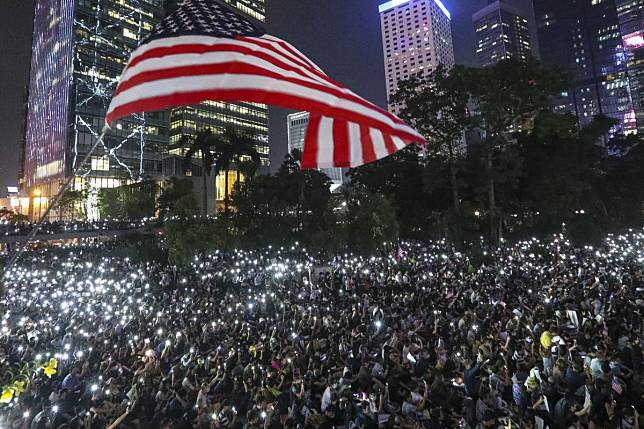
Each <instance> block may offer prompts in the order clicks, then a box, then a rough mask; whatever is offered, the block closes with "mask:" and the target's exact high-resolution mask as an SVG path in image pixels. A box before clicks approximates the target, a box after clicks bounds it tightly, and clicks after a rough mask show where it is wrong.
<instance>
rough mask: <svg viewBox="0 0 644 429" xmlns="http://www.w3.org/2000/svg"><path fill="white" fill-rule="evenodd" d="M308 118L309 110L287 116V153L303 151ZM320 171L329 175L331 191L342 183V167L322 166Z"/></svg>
mask: <svg viewBox="0 0 644 429" xmlns="http://www.w3.org/2000/svg"><path fill="white" fill-rule="evenodd" d="M309 118H310V114H309V112H297V113H293V114H290V115H288V116H287V118H286V122H287V124H286V129H287V131H288V153H289V154H292V153H293V150H295V149H297V150H299V151H300V152H303V151H304V139H305V137H306V129H307V128H308V126H309ZM320 171H321V172H323V173H324V174H326V175H327V176H329V178H330V179H331V181H332V182H333V184H332V185H331V191H332V192H333V191H334V190H336V189H337V188H339V187H340V186H342V184H343V183H344V170H343V169H342V168H322V169H320Z"/></svg>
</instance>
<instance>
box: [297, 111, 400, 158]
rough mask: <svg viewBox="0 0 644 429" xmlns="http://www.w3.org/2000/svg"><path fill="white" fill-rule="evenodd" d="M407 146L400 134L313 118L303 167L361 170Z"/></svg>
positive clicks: (307, 136)
mask: <svg viewBox="0 0 644 429" xmlns="http://www.w3.org/2000/svg"><path fill="white" fill-rule="evenodd" d="M406 145H407V144H406V143H405V141H404V140H403V139H401V138H400V137H398V136H397V135H393V134H390V133H383V132H382V131H381V130H380V129H378V128H373V127H366V126H360V125H359V124H357V123H355V122H347V121H343V120H340V119H335V120H334V119H331V118H328V117H323V116H320V115H311V119H310V120H309V126H308V129H307V131H306V138H305V144H304V153H303V154H302V168H330V167H357V166H360V165H364V164H368V163H370V162H374V161H377V160H379V159H381V158H384V157H386V156H389V155H391V154H392V153H395V152H397V151H399V150H400V149H402V148H404V147H405V146H406Z"/></svg>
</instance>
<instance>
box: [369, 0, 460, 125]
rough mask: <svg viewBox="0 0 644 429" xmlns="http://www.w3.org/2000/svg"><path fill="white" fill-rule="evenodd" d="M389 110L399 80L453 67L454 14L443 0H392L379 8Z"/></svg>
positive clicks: (393, 108) (393, 109) (396, 108)
mask: <svg viewBox="0 0 644 429" xmlns="http://www.w3.org/2000/svg"><path fill="white" fill-rule="evenodd" d="M379 11H380V27H381V31H382V49H383V53H384V58H385V79H386V87H387V100H388V105H389V110H390V111H392V112H394V113H397V111H398V110H399V108H398V107H396V106H395V105H394V104H393V103H392V102H391V97H392V95H394V94H395V93H396V91H397V90H398V83H399V82H400V81H402V80H406V79H409V78H410V77H412V76H414V75H423V76H426V75H428V74H429V73H431V71H432V70H434V69H435V68H436V67H437V66H438V65H439V64H442V65H444V66H445V67H446V68H447V69H451V68H452V67H454V48H453V45H452V28H451V16H450V13H449V11H448V10H447V8H446V7H445V6H444V5H443V3H442V2H441V1H440V0H391V1H388V2H387V3H383V4H381V5H380V7H379Z"/></svg>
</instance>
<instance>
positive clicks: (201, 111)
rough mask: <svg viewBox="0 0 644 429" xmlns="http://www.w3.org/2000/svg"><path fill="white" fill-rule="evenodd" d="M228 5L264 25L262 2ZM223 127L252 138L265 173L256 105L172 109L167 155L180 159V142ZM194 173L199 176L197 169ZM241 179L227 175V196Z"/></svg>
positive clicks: (264, 116) (220, 192)
mask: <svg viewBox="0 0 644 429" xmlns="http://www.w3.org/2000/svg"><path fill="white" fill-rule="evenodd" d="M225 3H226V4H228V5H229V6H231V7H233V8H235V9H237V10H238V11H240V12H242V14H243V15H245V16H246V17H249V18H251V19H254V20H255V21H259V22H260V23H263V22H265V16H266V12H265V8H264V0H225ZM226 127H232V128H235V129H237V130H239V131H241V132H245V133H249V134H252V135H253V136H255V139H256V141H257V145H256V146H255V148H256V149H257V152H258V153H259V156H260V159H261V164H262V165H261V167H262V169H263V170H264V171H266V170H268V167H269V163H270V158H269V145H268V106H266V105H265V104H259V103H224V102H214V101H208V102H204V103H201V104H198V105H194V106H188V107H180V108H177V109H173V110H172V112H171V120H170V144H171V145H170V155H175V156H178V157H182V156H183V155H184V154H185V152H186V151H187V147H186V145H185V144H184V143H182V141H185V138H186V137H193V136H195V135H196V133H197V131H199V130H202V129H206V128H210V129H211V130H212V131H213V132H223V131H224V129H225V128H226ZM199 170H200V171H199V172H197V173H196V174H198V175H199V174H202V173H201V169H199ZM238 177H240V178H242V179H243V175H238V174H237V171H236V169H233V170H231V171H230V172H229V177H228V188H229V189H228V194H230V193H231V192H232V189H233V187H234V185H235V183H236V181H237V178H238ZM215 182H216V183H215V185H216V200H217V205H218V206H222V205H223V198H224V195H225V194H226V192H225V189H224V187H225V183H226V180H225V173H223V172H222V173H220V174H219V176H217V177H216V178H215Z"/></svg>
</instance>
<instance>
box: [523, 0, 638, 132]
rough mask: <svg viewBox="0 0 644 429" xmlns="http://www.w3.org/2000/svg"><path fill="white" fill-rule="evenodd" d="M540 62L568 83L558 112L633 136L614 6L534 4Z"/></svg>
mask: <svg viewBox="0 0 644 429" xmlns="http://www.w3.org/2000/svg"><path fill="white" fill-rule="evenodd" d="M534 10H535V16H536V20H537V31H538V37H539V46H540V53H541V59H542V61H543V63H544V64H545V65H548V66H558V67H559V68H561V69H562V70H563V71H565V72H567V74H568V76H569V77H570V79H571V86H570V88H569V90H568V91H566V92H564V93H563V94H561V98H560V100H559V101H558V103H557V104H558V109H559V110H562V111H570V112H573V113H575V114H576V115H577V116H578V117H579V121H580V125H587V124H588V123H590V121H591V120H592V118H593V117H594V116H596V115H599V114H604V115H607V116H610V117H613V118H615V119H617V120H618V121H619V124H618V125H617V126H616V127H615V128H614V129H613V130H612V132H613V133H617V132H626V133H628V132H633V131H634V129H635V124H634V121H633V120H632V118H633V116H634V113H633V104H632V102H631V94H630V88H629V83H628V76H627V58H626V54H625V51H624V46H623V42H622V35H621V32H620V26H619V20H618V15H617V8H616V6H615V0H534Z"/></svg>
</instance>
